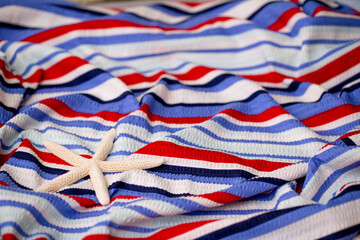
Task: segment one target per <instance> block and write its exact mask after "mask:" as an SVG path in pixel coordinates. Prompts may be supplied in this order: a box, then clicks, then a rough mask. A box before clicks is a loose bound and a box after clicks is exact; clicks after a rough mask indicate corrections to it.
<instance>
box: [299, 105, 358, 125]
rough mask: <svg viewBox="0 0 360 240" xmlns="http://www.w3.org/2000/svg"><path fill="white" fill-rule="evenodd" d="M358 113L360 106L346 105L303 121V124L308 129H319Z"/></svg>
mask: <svg viewBox="0 0 360 240" xmlns="http://www.w3.org/2000/svg"><path fill="white" fill-rule="evenodd" d="M357 112H360V105H350V104H344V105H340V106H337V107H335V108H332V109H329V110H327V111H324V112H322V113H319V114H316V115H314V116H311V117H309V118H306V119H304V120H301V122H302V123H303V124H304V125H305V126H307V127H317V126H321V125H324V124H326V123H330V122H333V121H335V120H337V119H340V118H342V117H345V116H347V115H350V114H352V113H357Z"/></svg>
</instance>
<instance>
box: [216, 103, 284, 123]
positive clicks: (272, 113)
mask: <svg viewBox="0 0 360 240" xmlns="http://www.w3.org/2000/svg"><path fill="white" fill-rule="evenodd" d="M220 113H225V114H227V115H229V116H231V117H233V118H235V119H237V120H239V121H243V122H265V121H269V120H270V119H273V118H275V117H277V116H280V115H283V114H288V112H287V111H286V110H285V109H284V108H282V107H280V106H275V107H271V108H269V109H266V110H265V111H264V112H262V113H260V114H257V115H249V114H245V113H242V112H239V111H236V110H234V109H230V108H229V109H226V110H224V111H222V112H220Z"/></svg>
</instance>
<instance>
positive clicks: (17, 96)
mask: <svg viewBox="0 0 360 240" xmlns="http://www.w3.org/2000/svg"><path fill="white" fill-rule="evenodd" d="M10 91H11V90H10ZM22 99H23V94H22V93H11V92H10V93H7V92H4V91H3V90H2V89H1V88H0V102H1V103H2V104H4V105H5V106H7V107H10V108H15V109H17V108H18V107H19V105H20V102H21V101H22ZM3 120H4V119H3Z"/></svg>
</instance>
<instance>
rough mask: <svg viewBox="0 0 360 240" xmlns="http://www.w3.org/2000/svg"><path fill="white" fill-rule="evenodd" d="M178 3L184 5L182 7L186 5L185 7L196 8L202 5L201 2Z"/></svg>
mask: <svg viewBox="0 0 360 240" xmlns="http://www.w3.org/2000/svg"><path fill="white" fill-rule="evenodd" d="M180 3H182V4H184V5H187V6H189V7H197V6H200V5H203V4H204V3H202V2H198V3H197V2H180Z"/></svg>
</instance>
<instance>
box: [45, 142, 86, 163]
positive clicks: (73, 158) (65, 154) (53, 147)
mask: <svg viewBox="0 0 360 240" xmlns="http://www.w3.org/2000/svg"><path fill="white" fill-rule="evenodd" d="M44 145H45V147H46V148H47V149H48V150H49V151H50V152H52V153H53V154H54V155H55V156H57V157H59V158H61V159H62V160H64V161H65V162H67V163H69V164H71V165H73V166H75V167H77V166H80V165H83V164H85V163H86V162H87V160H86V159H85V158H83V157H81V156H79V155H77V154H76V153H74V152H73V151H71V150H69V149H67V148H66V147H63V146H61V145H59V144H57V143H55V142H52V141H44Z"/></svg>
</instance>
